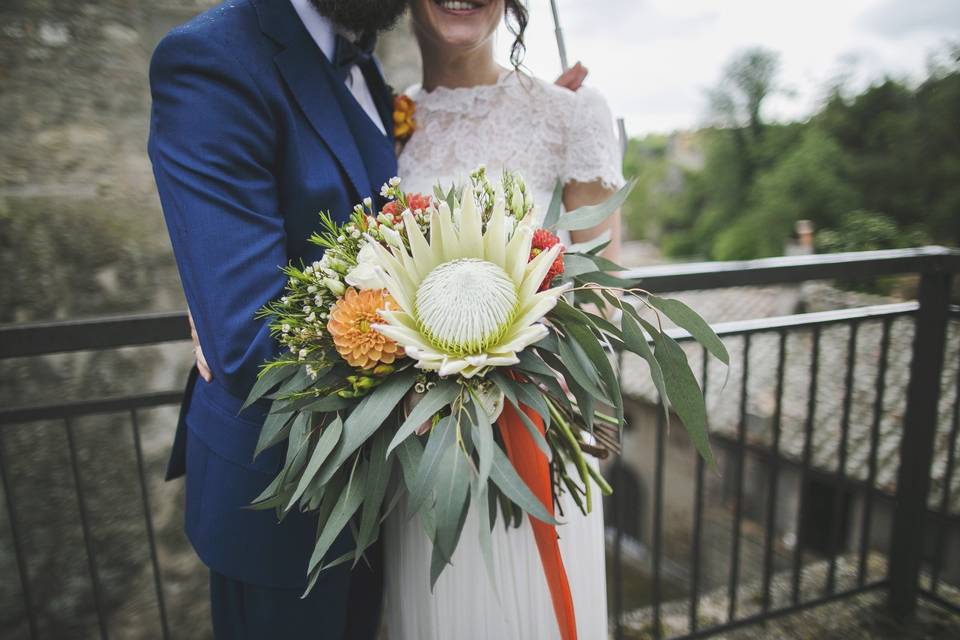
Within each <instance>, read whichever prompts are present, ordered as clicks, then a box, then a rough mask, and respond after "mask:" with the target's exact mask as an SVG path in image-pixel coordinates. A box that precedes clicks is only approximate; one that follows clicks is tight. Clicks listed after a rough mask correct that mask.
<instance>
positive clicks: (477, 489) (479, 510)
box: [470, 478, 497, 594]
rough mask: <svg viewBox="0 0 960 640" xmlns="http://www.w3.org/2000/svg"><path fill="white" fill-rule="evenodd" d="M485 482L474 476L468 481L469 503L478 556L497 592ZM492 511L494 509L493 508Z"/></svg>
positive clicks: (491, 584) (494, 590)
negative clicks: (481, 559) (475, 531)
mask: <svg viewBox="0 0 960 640" xmlns="http://www.w3.org/2000/svg"><path fill="white" fill-rule="evenodd" d="M486 488H487V483H486V482H484V481H482V480H480V479H479V478H474V480H473V482H471V483H470V497H471V501H470V502H471V505H470V508H471V509H473V510H474V511H475V512H476V514H477V541H478V542H479V543H480V557H481V558H483V566H484V567H485V568H486V570H487V577H488V578H489V579H490V586H491V588H493V592H494V593H495V594H496V593H497V580H496V576H495V574H494V570H493V536H491V535H490V529H491V528H492V524H491V522H490V512H491V509H490V508H489V502H490V501H489V500H488V499H487V490H486ZM494 513H496V511H495V510H494Z"/></svg>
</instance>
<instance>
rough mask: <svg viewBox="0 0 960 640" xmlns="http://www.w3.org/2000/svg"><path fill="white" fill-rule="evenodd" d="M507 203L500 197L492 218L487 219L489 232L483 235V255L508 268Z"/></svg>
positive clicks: (495, 203)
mask: <svg viewBox="0 0 960 640" xmlns="http://www.w3.org/2000/svg"><path fill="white" fill-rule="evenodd" d="M505 217H506V203H505V202H504V201H503V198H498V199H497V200H495V201H494V203H493V213H492V214H491V215H490V220H488V221H487V232H486V233H485V234H484V236H483V255H484V257H485V258H486V259H487V260H489V261H490V262H492V263H493V264H498V265H500V266H501V267H504V270H506V264H507V262H506V253H507V225H506V221H505Z"/></svg>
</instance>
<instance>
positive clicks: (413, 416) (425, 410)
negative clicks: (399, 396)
mask: <svg viewBox="0 0 960 640" xmlns="http://www.w3.org/2000/svg"><path fill="white" fill-rule="evenodd" d="M459 393H460V385H458V384H456V383H455V382H449V381H446V380H442V381H440V382H438V383H437V385H436V386H435V387H434V388H433V389H431V390H430V391H428V392H427V394H426V395H425V396H423V397H422V398H421V399H420V401H419V402H417V404H416V406H415V407H413V409H412V410H411V411H410V415H408V416H407V419H406V420H404V421H403V424H401V425H400V428H399V429H397V432H396V433H395V434H394V436H393V439H392V440H391V441H390V445H389V446H388V447H387V453H389V452H391V451H393V450H394V449H395V448H396V447H397V445H399V444H400V443H401V442H403V441H404V440H405V439H406V438H407V437H408V436H410V435H411V434H413V432H414V431H416V430H417V429H418V428H419V427H420V425H422V424H423V423H424V422H426V421H427V420H429V419H430V418H432V417H433V416H434V415H435V414H436V413H437V412H439V411H440V410H441V409H443V408H444V407H446V406H448V405H450V403H451V402H453V400H454V398H456V397H457V395H458V394H459Z"/></svg>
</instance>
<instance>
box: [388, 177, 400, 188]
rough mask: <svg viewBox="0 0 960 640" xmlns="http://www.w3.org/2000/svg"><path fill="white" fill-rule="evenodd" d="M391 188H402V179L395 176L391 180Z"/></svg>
mask: <svg viewBox="0 0 960 640" xmlns="http://www.w3.org/2000/svg"><path fill="white" fill-rule="evenodd" d="M390 186H391V187H399V186H400V178H399V177H397V176H393V177H392V178H390Z"/></svg>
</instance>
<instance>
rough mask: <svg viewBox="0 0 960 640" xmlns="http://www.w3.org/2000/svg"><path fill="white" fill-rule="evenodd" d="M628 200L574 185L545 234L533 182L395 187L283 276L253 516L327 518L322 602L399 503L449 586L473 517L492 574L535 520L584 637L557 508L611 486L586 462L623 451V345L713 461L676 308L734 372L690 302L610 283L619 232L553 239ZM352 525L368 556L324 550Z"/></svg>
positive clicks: (563, 615) (327, 220) (565, 603)
mask: <svg viewBox="0 0 960 640" xmlns="http://www.w3.org/2000/svg"><path fill="white" fill-rule="evenodd" d="M629 188H630V185H627V186H626V187H624V188H623V189H622V190H620V191H619V192H618V193H617V194H616V195H614V196H613V197H612V198H611V199H610V200H609V201H607V202H605V203H603V204H601V205H598V206H591V207H583V208H581V209H578V210H576V211H572V212H569V213H567V214H565V215H563V216H560V189H559V186H558V188H557V190H556V192H555V194H554V197H553V201H552V202H551V204H550V207H549V209H548V211H547V213H546V216H545V219H544V222H543V223H542V226H540V227H538V226H537V225H536V224H535V222H534V221H535V220H536V218H537V216H536V215H535V214H534V203H533V202H532V199H531V197H530V194H529V191H528V190H527V188H526V186H525V184H524V182H523V180H522V178H521V177H520V176H519V175H518V174H515V173H511V172H504V173H503V175H502V177H501V178H500V179H499V180H498V181H497V183H496V184H492V183H491V181H490V179H489V178H488V176H487V174H486V171H485V170H484V169H483V168H482V167H481V168H480V169H478V170H476V171H475V172H473V173H472V174H471V175H470V178H469V180H468V181H467V182H466V184H464V185H461V186H458V187H453V188H450V189H449V190H448V191H446V192H444V191H443V190H442V189H441V188H440V187H437V188H436V189H435V190H434V191H435V192H434V193H433V194H432V195H422V194H413V193H405V192H404V191H403V189H402V188H401V187H400V179H399V178H393V179H391V180H390V181H389V183H387V184H385V185H384V186H383V189H382V192H381V195H382V196H383V197H384V198H385V199H386V201H387V204H386V205H385V206H383V207H382V209H381V210H379V211H378V210H376V209H375V208H374V206H373V202H372V201H371V199H369V198H368V199H366V200H365V201H364V202H363V203H362V204H359V205H357V206H356V207H355V208H354V210H353V211H352V213H351V214H350V216H349V219H348V220H347V221H346V222H345V223H343V224H338V223H336V222H335V221H334V220H333V218H332V217H331V216H330V215H329V214H322V215H321V218H322V229H321V231H320V232H319V233H316V234H314V236H313V237H312V238H311V242H313V243H315V244H316V245H319V246H320V247H322V248H324V250H325V251H324V254H323V258H322V259H321V260H319V261H317V262H314V263H313V264H311V265H302V266H300V267H297V266H287V267H286V268H285V269H284V273H285V275H286V276H287V278H288V281H287V285H286V290H285V294H286V295H284V297H282V298H281V299H280V300H279V301H276V302H274V303H271V304H269V305H268V306H266V307H265V308H264V309H263V310H262V312H261V313H262V316H263V317H266V318H268V319H269V323H270V328H271V330H272V332H273V334H274V335H275V336H276V338H277V339H278V340H279V342H280V343H281V344H282V345H283V346H284V347H285V350H284V355H282V356H281V357H279V358H278V359H276V360H274V361H272V362H268V363H266V364H265V365H264V367H263V369H262V371H261V375H260V377H259V379H258V381H257V383H256V385H255V386H254V388H253V390H252V391H251V393H250V396H249V398H248V399H247V404H250V403H252V402H254V401H256V400H258V399H260V398H263V397H267V398H269V399H271V400H272V406H271V410H270V412H269V414H268V417H267V419H266V422H265V424H264V426H263V430H262V432H261V435H260V440H259V442H258V445H257V453H258V454H259V453H260V452H261V451H263V450H264V449H267V448H269V447H273V446H276V445H278V444H280V443H281V442H282V441H284V440H286V457H285V461H284V464H283V467H282V469H281V470H280V471H279V473H278V475H277V476H276V477H275V478H274V480H273V481H272V482H271V483H270V485H269V486H268V487H267V488H266V490H264V491H263V493H262V494H261V495H260V496H259V497H258V498H256V500H255V501H254V503H253V507H254V508H261V509H276V511H277V513H278V515H279V517H281V518H282V517H283V515H284V514H285V513H287V512H289V511H290V510H291V509H300V510H306V511H315V512H316V513H317V514H318V518H319V526H318V532H317V539H316V544H315V548H314V552H313V555H312V557H311V558H310V561H309V565H308V567H307V571H308V576H309V583H308V587H307V590H308V591H309V590H310V589H311V588H312V586H313V584H314V583H315V581H316V579H317V576H318V575H319V574H320V572H321V571H323V570H324V569H325V568H328V567H331V566H334V565H338V564H340V563H344V562H353V563H356V562H358V561H359V560H360V559H361V558H362V557H363V554H364V551H365V550H366V549H368V548H369V547H370V545H372V544H373V543H374V542H375V541H376V540H377V538H378V535H379V530H380V525H381V523H382V522H383V520H384V519H385V518H386V517H387V515H388V514H389V512H390V510H391V509H392V508H394V507H395V505H396V504H397V502H398V501H399V500H400V499H403V498H405V499H406V501H407V505H408V509H409V511H410V513H415V514H417V515H418V517H419V518H420V521H421V523H422V525H423V529H424V532H425V535H427V536H429V537H430V539H431V540H432V542H433V558H432V563H431V578H432V581H433V582H434V583H435V582H436V579H437V577H438V576H439V575H440V573H441V572H442V571H443V569H444V567H445V566H446V565H447V564H449V562H450V559H451V557H452V556H453V553H454V550H455V549H456V547H457V543H458V540H459V539H460V534H461V530H462V527H463V523H464V519H465V516H466V513H467V510H468V509H469V508H475V509H476V510H477V514H478V515H479V520H480V529H481V530H480V547H481V553H482V554H483V557H484V559H485V561H486V562H487V566H488V570H490V571H492V562H491V560H490V558H491V554H490V551H491V536H490V531H491V529H492V527H493V526H495V523H496V520H497V519H498V517H501V518H502V520H503V522H504V523H506V524H508V525H509V524H511V523H513V524H519V522H520V519H521V518H522V514H523V513H526V514H527V515H528V516H529V517H530V522H531V525H532V528H533V532H534V537H535V540H536V543H537V546H538V550H539V552H540V556H541V559H542V561H543V562H542V564H543V568H544V571H545V572H546V574H547V579H548V580H547V581H548V583H549V584H550V588H551V591H552V593H551V595H552V596H553V601H554V604H555V609H556V612H557V615H558V621H559V622H560V628H561V629H563V630H565V634H564V637H573V636H571V635H569V634H570V633H571V631H570V630H571V629H575V627H573V626H571V625H572V624H573V611H572V604H571V603H572V600H571V598H570V593H569V586H568V585H567V581H566V575H565V572H564V570H563V564H562V560H561V558H560V553H559V548H558V546H557V540H556V537H557V536H556V530H555V526H556V525H557V524H559V520H558V517H562V516H563V514H562V513H558V512H559V504H560V503H559V502H558V498H559V496H560V495H562V494H563V493H569V494H570V495H571V496H572V498H573V502H574V503H575V504H576V505H577V506H578V507H579V508H580V509H581V510H582V511H583V512H584V513H587V512H589V511H590V510H591V508H592V505H593V502H594V500H595V499H596V491H597V490H599V491H600V492H601V493H603V494H608V493H609V492H610V487H609V486H608V485H607V483H606V482H605V481H604V479H603V477H602V476H601V475H600V474H599V473H598V472H597V471H596V470H595V469H594V466H592V465H590V464H588V462H587V460H586V456H588V455H594V456H600V457H603V456H606V455H607V454H608V452H609V451H617V450H618V442H619V438H620V432H621V431H620V430H621V429H622V427H623V420H624V415H623V401H622V398H621V395H620V380H619V372H618V371H617V369H616V367H615V365H614V358H612V357H611V356H612V355H613V354H616V353H618V352H622V351H631V352H633V353H635V354H637V355H639V356H640V357H642V358H644V359H645V360H646V362H647V363H648V364H649V369H650V375H651V377H652V380H653V382H654V383H655V385H656V387H657V389H658V390H659V392H660V395H661V397H662V398H663V405H664V410H665V411H668V409H667V406H668V404H669V405H671V406H672V407H673V408H674V410H675V412H676V413H677V414H678V415H679V417H680V418H681V420H682V421H683V423H684V424H685V426H686V428H687V430H688V431H689V433H690V436H691V438H692V440H693V443H694V445H695V446H696V448H697V450H698V451H699V452H700V454H701V455H702V456H703V457H704V458H705V459H706V460H707V461H708V462H709V463H711V464H712V462H713V458H712V455H711V452H710V447H709V444H708V441H707V431H706V410H705V406H704V399H703V395H702V393H701V390H700V388H699V386H698V384H697V381H696V378H695V377H694V375H693V373H692V372H691V370H690V367H689V365H688V363H687V359H686V356H685V354H684V351H683V350H682V349H681V348H680V346H679V345H678V344H677V343H676V342H675V341H674V340H673V339H672V338H671V337H670V336H669V335H667V333H666V332H665V331H664V329H663V328H662V325H661V314H662V315H663V316H666V317H668V318H669V319H670V320H672V321H673V322H674V323H675V324H676V325H678V326H679V327H681V328H683V329H685V330H687V331H688V332H689V333H690V334H692V336H693V337H694V338H695V339H696V340H697V341H699V342H700V343H701V344H702V345H703V346H704V347H705V348H706V349H707V350H708V351H709V352H710V353H711V354H713V355H714V356H715V357H717V358H719V359H720V360H722V361H723V362H724V363H727V362H728V360H729V358H728V355H727V352H726V350H725V349H724V346H723V343H722V342H721V341H720V340H719V339H718V338H717V336H716V334H714V332H713V331H712V330H711V329H710V328H709V326H708V325H707V324H706V323H705V322H704V321H703V320H702V319H701V318H700V317H699V316H698V315H697V314H696V313H694V312H693V311H692V310H691V309H690V308H688V307H687V306H686V305H684V304H683V303H681V302H679V301H677V300H671V299H664V298H659V297H657V296H654V295H650V294H647V293H646V292H643V291H642V290H639V289H637V288H636V286H635V285H636V283H635V282H631V281H628V280H624V279H621V278H618V277H616V276H614V275H611V274H610V273H609V272H611V271H620V270H622V268H621V267H619V266H617V265H616V264H613V263H612V262H610V261H609V260H607V259H605V258H604V257H602V256H601V255H600V253H601V251H602V250H603V249H604V248H605V246H606V245H607V244H608V242H609V240H608V238H606V237H601V238H598V239H597V240H595V241H593V242H590V243H587V244H584V245H577V246H573V247H570V248H567V249H565V247H564V246H563V245H562V244H561V243H560V241H559V239H558V237H557V236H556V235H555V234H554V232H555V231H557V230H560V229H568V230H577V229H586V228H590V227H593V226H595V225H596V224H598V223H599V222H601V221H602V220H603V219H604V218H606V217H607V216H609V215H610V214H612V213H613V212H614V211H615V210H616V209H618V208H619V206H620V205H621V204H622V203H623V201H624V200H625V198H626V196H627V193H628V192H629ZM636 303H639V305H640V307H641V308H642V309H644V310H645V312H644V313H641V312H640V311H638V310H637V308H636V307H635V306H634V304H636ZM611 311H613V312H614V313H610V312H611ZM648 312H652V317H649V316H651V313H648ZM612 316H619V319H618V320H617V321H612V320H610V319H609V318H610V317H612ZM651 342H652V344H653V348H651V346H650V343H651ZM668 417H669V413H668ZM392 479H393V480H392ZM471 505H472V507H471ZM347 527H350V529H351V531H352V534H353V537H354V540H355V550H354V551H352V552H350V553H348V554H346V555H344V556H342V557H339V558H326V556H327V552H328V551H329V549H330V547H331V545H332V543H333V542H334V540H335V539H336V538H337V537H338V535H339V534H340V533H341V532H342V531H343V530H344V529H345V528H347ZM573 633H574V634H575V631H573Z"/></svg>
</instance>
